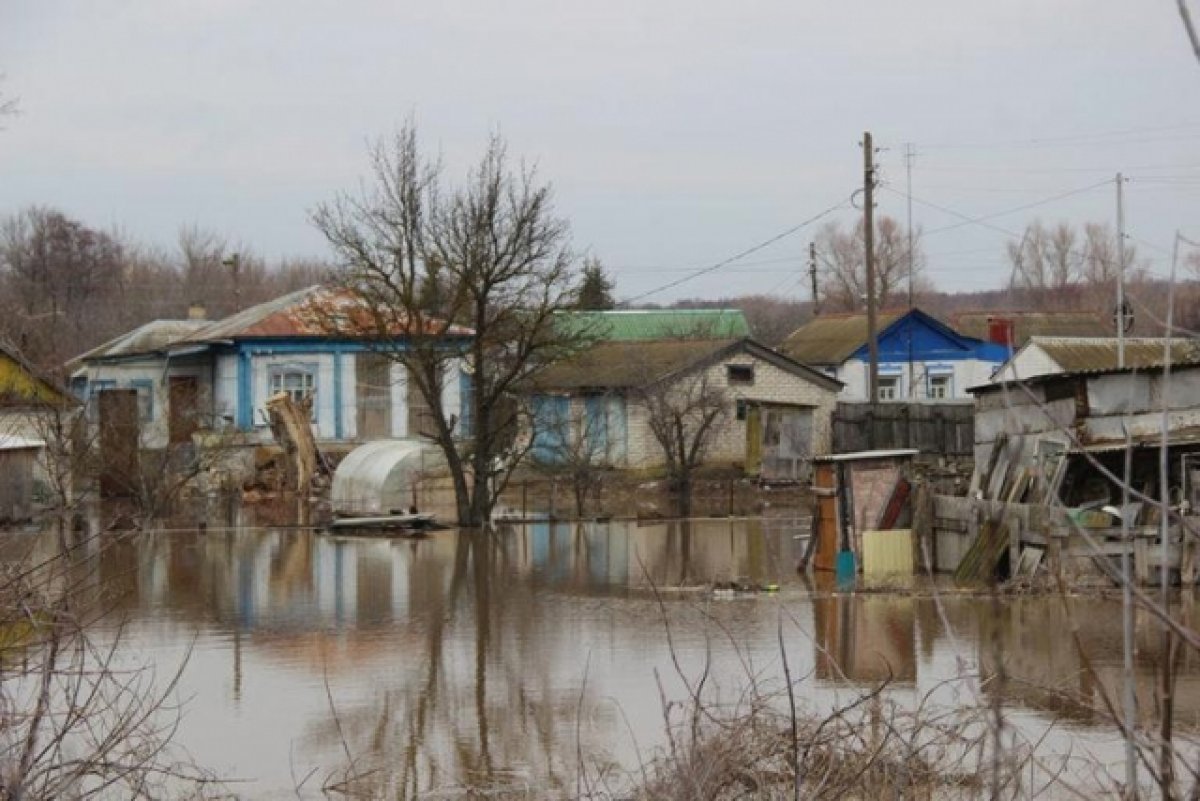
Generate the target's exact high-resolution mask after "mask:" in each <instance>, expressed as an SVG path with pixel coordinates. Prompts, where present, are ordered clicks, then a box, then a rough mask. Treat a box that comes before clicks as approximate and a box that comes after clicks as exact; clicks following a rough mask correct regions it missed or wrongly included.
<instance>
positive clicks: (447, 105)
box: [0, 0, 1200, 302]
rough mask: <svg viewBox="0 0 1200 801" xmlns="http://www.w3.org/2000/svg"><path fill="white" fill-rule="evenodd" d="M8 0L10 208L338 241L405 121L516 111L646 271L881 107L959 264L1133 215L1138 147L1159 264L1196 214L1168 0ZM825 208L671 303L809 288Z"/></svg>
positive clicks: (836, 144)
mask: <svg viewBox="0 0 1200 801" xmlns="http://www.w3.org/2000/svg"><path fill="white" fill-rule="evenodd" d="M0 9H3V11H2V14H0V72H3V73H5V74H6V76H7V77H6V79H5V82H4V84H3V85H2V89H3V91H4V93H5V94H7V95H10V96H16V97H17V98H19V102H20V114H19V116H17V117H14V118H10V119H9V120H7V121H6V122H5V123H4V127H5V130H3V131H0V214H8V213H11V212H13V211H15V210H17V209H19V208H21V207H24V206H26V205H29V204H44V205H51V206H56V207H58V208H61V209H63V210H64V211H66V212H67V213H69V214H71V215H74V216H76V217H78V218H80V219H82V220H84V221H85V222H87V223H89V224H92V225H95V226H101V227H110V226H117V227H119V228H120V229H122V230H123V231H125V232H126V233H128V234H129V235H130V236H132V237H135V238H137V239H140V240H143V241H148V242H153V243H158V244H162V245H170V244H171V243H172V242H173V241H174V239H175V236H176V232H177V230H178V228H179V226H180V225H181V224H185V223H186V224H198V225H201V226H204V227H207V228H212V229H215V230H217V231H220V232H222V233H224V234H226V235H227V236H229V237H230V238H232V239H234V240H237V241H239V242H242V243H245V245H247V246H249V247H252V248H253V249H255V250H257V251H259V252H261V253H264V254H266V255H267V256H269V257H279V256H306V255H318V256H324V255H326V254H327V251H326V249H325V245H324V242H323V240H322V239H321V237H320V235H319V234H318V233H317V232H316V231H315V230H314V229H313V228H312V226H311V225H310V223H309V222H308V213H309V211H310V210H311V209H312V208H313V207H314V206H315V205H316V204H317V203H319V202H321V201H322V200H326V199H330V198H331V197H333V196H334V195H335V194H336V193H337V192H338V191H340V190H346V189H353V188H354V187H355V186H356V185H357V182H358V181H360V180H361V179H362V178H364V177H365V175H366V158H365V147H366V143H367V142H368V141H369V140H370V139H372V138H374V137H378V136H380V135H382V134H386V133H387V132H389V131H391V130H393V129H394V128H395V126H396V125H397V124H398V123H400V122H402V121H403V120H404V119H406V118H407V117H410V116H413V117H415V118H416V120H417V122H418V125H419V128H420V131H421V135H422V137H423V139H424V141H425V142H426V143H427V144H428V145H429V147H430V148H432V149H435V150H440V151H441V152H442V153H443V154H444V155H445V157H446V160H447V162H448V164H449V165H450V166H451V170H452V172H454V173H459V172H462V171H463V170H465V168H466V166H467V164H468V163H469V162H470V161H472V160H473V159H474V158H475V157H477V156H478V154H479V152H480V150H481V148H482V147H483V145H484V143H485V140H486V138H487V135H488V133H489V132H490V131H493V130H499V131H500V132H501V133H502V134H503V135H504V136H505V137H506V138H507V140H508V142H509V146H510V151H511V152H512V153H513V154H514V155H519V156H522V157H525V158H527V159H529V160H532V161H536V163H537V164H538V168H539V170H540V173H541V175H542V176H543V177H544V178H545V179H547V180H548V181H550V182H551V183H552V184H553V186H554V187H555V192H556V198H557V205H558V210H559V211H560V213H561V214H563V215H564V216H565V217H567V218H568V219H569V220H570V221H571V224H572V229H573V233H574V242H575V245H576V247H577V248H578V249H579V250H581V251H584V250H587V251H590V252H591V253H593V254H595V255H596V256H598V257H599V258H600V259H601V260H602V261H603V262H604V263H605V264H606V265H607V266H608V267H609V269H610V270H611V271H612V272H613V273H614V274H615V276H616V278H617V281H618V294H619V295H621V296H623V297H627V298H628V297H634V296H638V295H641V294H643V293H646V292H649V291H651V290H653V289H654V288H656V287H659V286H662V285H663V284H665V283H667V282H670V281H673V280H676V279H679V278H683V277H686V276H687V275H688V274H689V273H688V271H689V270H695V269H697V268H702V267H704V266H706V265H710V264H713V263H716V262H719V261H720V260H722V259H724V258H726V257H728V256H730V255H733V254H735V253H738V252H741V251H743V250H745V249H746V248H749V247H751V246H753V245H755V244H756V243H759V242H761V241H764V240H766V239H769V238H770V237H772V236H774V235H776V234H778V233H779V232H781V231H783V230H786V229H787V228H789V227H791V226H793V225H795V224H796V223H799V222H801V221H803V220H805V219H808V218H810V217H812V216H814V215H816V214H818V213H819V212H821V211H823V210H825V209H827V208H829V207H831V206H835V205H837V204H839V203H841V202H843V201H846V200H847V199H848V198H849V196H850V194H851V192H853V190H854V189H855V188H856V186H857V185H858V184H859V183H860V182H861V169H862V167H861V152H860V150H859V147H858V142H859V141H860V139H861V136H862V132H863V131H864V130H871V131H872V132H873V133H874V134H875V139H876V144H877V145H878V146H879V147H881V148H884V150H883V151H882V152H881V153H880V155H879V161H880V163H881V166H882V178H883V180H884V181H886V182H887V183H886V186H885V188H884V189H883V190H881V191H880V193H879V206H880V210H881V212H882V213H886V214H892V215H896V216H898V217H900V218H901V219H903V217H904V213H905V201H904V197H903V195H904V189H905V169H904V146H905V143H912V144H913V146H914V148H915V149H916V151H917V153H918V155H917V157H916V159H915V162H914V167H913V189H912V194H913V195H914V197H915V198H916V201H915V202H914V207H913V211H914V220H915V222H916V223H917V224H918V225H920V226H922V227H923V228H924V229H926V230H927V231H929V232H930V233H929V235H928V236H927V237H926V240H925V251H926V253H927V255H928V263H929V266H928V274H929V277H930V278H931V279H933V280H934V282H935V283H936V284H937V285H938V286H939V287H941V288H944V289H960V290H961V289H977V288H988V287H996V286H1000V285H1002V284H1003V283H1004V282H1005V281H1006V280H1007V277H1008V268H1007V266H1006V264H1005V260H1004V246H1005V242H1006V241H1007V240H1008V238H1009V234H1008V233H1006V231H1016V232H1018V233H1019V232H1020V231H1021V229H1022V228H1023V227H1024V225H1025V224H1026V223H1027V222H1028V221H1030V220H1031V219H1032V218H1033V217H1034V216H1035V215H1040V216H1041V217H1042V218H1043V219H1044V220H1047V221H1058V220H1070V221H1076V222H1080V223H1082V222H1084V221H1089V220H1099V221H1111V220H1113V219H1114V216H1115V212H1114V205H1115V201H1114V196H1115V192H1114V187H1113V183H1112V180H1111V179H1112V177H1113V175H1114V174H1115V173H1116V172H1117V171H1118V170H1124V171H1125V172H1126V173H1127V174H1128V175H1129V176H1130V177H1131V178H1132V179H1133V180H1132V182H1131V183H1130V184H1129V185H1128V187H1127V206H1128V212H1127V217H1128V229H1129V232H1130V235H1131V236H1132V237H1134V238H1135V241H1136V242H1137V244H1138V245H1139V247H1140V249H1141V252H1142V254H1143V255H1145V256H1148V257H1151V258H1152V259H1153V260H1154V261H1155V269H1156V270H1157V271H1160V272H1165V270H1166V269H1167V266H1168V264H1167V256H1166V255H1165V250H1166V249H1169V247H1170V245H1171V241H1172V237H1173V235H1174V231H1175V229H1177V228H1182V229H1184V231H1185V232H1187V231H1189V230H1190V232H1191V234H1192V235H1193V238H1200V214H1198V213H1197V212H1198V210H1200V150H1198V148H1200V65H1198V64H1197V63H1196V61H1195V60H1194V59H1193V57H1192V56H1191V53H1190V50H1189V48H1188V46H1187V42H1186V39H1185V36H1184V32H1183V29H1182V26H1181V23H1180V20H1179V16H1178V13H1177V11H1176V8H1175V3H1174V2H1171V0H998V2H992V3H981V2H969V1H967V2H965V1H964V0H905V2H894V1H892V2H877V3H864V2H828V1H826V2H815V0H801V1H800V2H797V0H791V2H787V1H786V0H779V1H778V2H775V1H772V2H755V1H754V0H741V2H736V3H734V2H729V3H716V2H708V1H707V0H689V1H688V2H683V1H682V0H667V1H664V0H605V1H604V2H596V0H591V2H572V1H570V0H513V1H505V0H491V1H490V2H485V1H484V0H478V1H477V2H454V1H453V0H449V1H443V2H436V1H435V2H423V3H415V2H396V1H394V0H393V1H392V2H385V1H384V0H341V1H340V2H305V1H304V0H261V1H258V2H253V1H252V0H197V1H196V2H164V0H120V2H106V3H98V2H84V0H80V1H79V2H58V1H57V0H37V1H36V2H34V1H33V0H0ZM1196 13H1197V14H1198V15H1200V5H1198V7H1197V11H1196ZM1105 181H1107V183H1103V182H1105ZM1089 187H1090V188H1089ZM1076 190H1080V191H1078V192H1076V193H1075V194H1071V195H1070V196H1068V197H1062V198H1060V199H1057V200H1049V199H1051V198H1055V197H1056V196H1060V195H1064V194H1066V193H1070V192H1075V191H1076ZM1047 200H1049V202H1045V203H1044V204H1042V205H1038V206H1035V207H1031V208H1028V209H1024V210H1021V211H1016V212H1013V213H1010V214H1005V215H1000V216H995V217H990V216H989V219H988V220H987V226H984V225H978V224H969V225H961V226H958V227H954V228H949V229H947V226H951V225H954V224H956V223H959V222H961V221H962V220H961V218H959V217H955V216H954V215H953V214H951V213H949V211H947V210H950V211H952V212H955V213H957V214H960V215H965V216H967V217H972V218H974V217H979V216H984V215H993V214H996V213H997V212H1002V211H1007V210H1011V209H1016V208H1018V207H1022V206H1028V205H1029V204H1034V203H1038V202H1039V201H1047ZM928 204H934V205H928ZM937 207H941V208H940V209H939V208H937ZM855 213H856V212H854V211H853V210H852V209H851V208H850V207H849V206H848V205H847V206H846V207H845V208H844V209H843V210H841V211H839V212H837V213H835V214H834V215H833V216H832V218H840V219H843V220H845V221H847V222H852V221H853V219H854V214H855ZM988 226H994V227H988ZM815 227H816V226H815V225H814V226H812V227H809V228H806V229H803V230H801V231H799V232H797V233H795V234H793V235H791V236H788V237H786V238H784V239H782V240H780V241H779V242H777V243H775V244H774V245H772V246H770V247H768V248H766V249H764V250H762V251H760V252H757V253H755V254H754V255H753V256H750V257H748V258H746V259H744V260H743V261H742V262H739V263H738V264H737V265H736V266H729V267H726V268H722V269H720V270H716V271H714V272H712V273H710V274H707V275H704V276H702V277H698V278H696V279H694V280H691V281H688V282H686V283H683V284H682V285H680V286H678V287H675V288H672V289H670V290H668V291H665V292H660V293H658V294H654V295H652V296H650V297H647V298H646V299H647V300H656V301H663V302H665V301H670V300H674V299H677V298H680V297H689V296H690V297H707V298H715V297H722V296H728V295H732V294H743V293H749V292H767V293H772V294H778V295H784V296H792V297H807V280H806V279H805V278H804V277H803V273H802V270H803V269H804V261H805V255H804V254H805V252H806V250H807V243H808V241H809V237H810V235H811V232H812V231H813V230H814V229H815ZM939 229H940V230H939ZM998 229H1002V230H998ZM1155 248H1160V249H1161V250H1156V249H1155Z"/></svg>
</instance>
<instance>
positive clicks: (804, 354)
mask: <svg viewBox="0 0 1200 801" xmlns="http://www.w3.org/2000/svg"><path fill="white" fill-rule="evenodd" d="M877 329H878V333H877V339H878V343H879V400H880V401H907V400H930V401H941V400H947V401H948V400H965V399H970V398H971V395H970V394H969V393H968V392H967V390H968V389H969V388H970V387H973V386H977V385H979V384H985V383H987V382H988V380H989V379H990V378H991V376H992V373H993V372H995V370H996V369H997V368H998V367H999V366H1000V365H1001V364H1003V363H1004V362H1005V360H1007V359H1008V357H1009V355H1010V352H1009V349H1008V348H1007V347H1005V346H1003V345H998V344H995V343H992V342H985V341H984V340H981V339H976V338H974V337H969V336H966V335H964V334H961V333H959V332H958V331H955V330H954V329H953V328H951V327H950V326H948V325H946V324H945V323H943V322H941V321H940V320H938V319H936V318H934V317H933V316H931V315H929V314H926V313H925V312H923V311H921V310H920V309H909V310H902V311H883V312H880V313H879V315H878V323H877ZM779 350H781V351H782V352H783V353H786V354H787V355H788V356H790V357H791V358H793V359H795V360H796V361H799V362H802V363H804V364H807V365H810V366H812V367H815V368H817V369H819V370H821V371H822V372H824V373H825V374H826V375H829V376H831V377H833V378H836V379H838V380H839V381H841V382H842V383H843V385H844V387H843V389H842V392H841V396H840V398H839V400H846V401H865V400H867V385H868V383H869V381H868V371H869V357H868V347H867V316H866V315H865V314H861V313H854V314H824V315H820V316H818V317H815V318H813V319H812V320H811V321H809V322H808V323H806V324H805V325H803V326H801V327H800V328H798V329H796V330H795V331H794V332H792V334H791V335H790V336H789V337H788V338H787V339H786V340H784V342H783V344H782V345H780V346H779Z"/></svg>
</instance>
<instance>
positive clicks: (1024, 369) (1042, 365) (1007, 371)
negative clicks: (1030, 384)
mask: <svg viewBox="0 0 1200 801" xmlns="http://www.w3.org/2000/svg"><path fill="white" fill-rule="evenodd" d="M1061 372H1062V368H1061V367H1059V365H1058V362H1056V361H1054V360H1053V359H1051V358H1050V357H1049V356H1048V355H1047V354H1046V351H1044V350H1042V348H1041V346H1040V345H1038V344H1036V343H1034V342H1030V343H1029V344H1027V345H1026V346H1025V347H1023V348H1021V349H1020V350H1018V351H1017V352H1016V353H1015V354H1013V357H1012V358H1011V359H1009V361H1008V363H1007V364H1005V365H1004V367H1003V368H1002V369H1000V370H997V371H996V377H995V378H993V379H991V381H992V382H993V383H998V382H1002V381H1013V380H1020V379H1025V378H1033V377H1034V376H1037V375H1051V374H1053V373H1061Z"/></svg>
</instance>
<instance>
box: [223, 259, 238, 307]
mask: <svg viewBox="0 0 1200 801" xmlns="http://www.w3.org/2000/svg"><path fill="white" fill-rule="evenodd" d="M221 263H222V264H224V265H225V266H226V267H228V268H229V269H230V270H232V271H233V310H234V311H241V310H242V281H241V272H242V257H241V255H239V254H237V253H234V254H233V255H232V256H230V257H229V258H227V259H225V260H224V261H222V262H221Z"/></svg>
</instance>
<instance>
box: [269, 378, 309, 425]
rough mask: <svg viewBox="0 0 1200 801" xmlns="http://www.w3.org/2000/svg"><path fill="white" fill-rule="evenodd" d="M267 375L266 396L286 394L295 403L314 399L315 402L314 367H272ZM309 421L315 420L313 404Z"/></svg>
mask: <svg viewBox="0 0 1200 801" xmlns="http://www.w3.org/2000/svg"><path fill="white" fill-rule="evenodd" d="M269 375H270V384H269V386H270V392H269V393H268V395H276V394H278V393H280V392H286V393H287V394H288V395H290V396H291V398H292V400H293V401H295V402H296V403H301V402H303V401H304V400H305V399H306V398H314V400H315V397H316V391H317V371H316V368H315V367H309V366H305V365H285V366H282V367H272V368H271V371H270V373H269ZM311 419H313V420H316V419H317V404H316V403H315V402H314V403H313V404H312V414H311Z"/></svg>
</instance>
